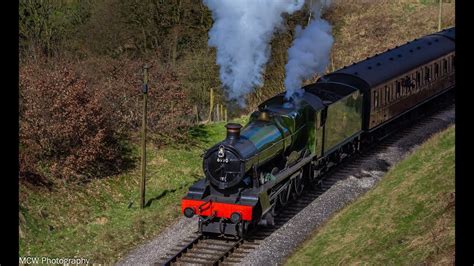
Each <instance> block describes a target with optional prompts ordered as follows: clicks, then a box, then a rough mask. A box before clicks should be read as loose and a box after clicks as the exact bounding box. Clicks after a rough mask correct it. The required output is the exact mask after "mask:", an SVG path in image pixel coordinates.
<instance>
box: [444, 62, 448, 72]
mask: <svg viewBox="0 0 474 266" xmlns="http://www.w3.org/2000/svg"><path fill="white" fill-rule="evenodd" d="M446 73H448V60H446V59H443V74H446Z"/></svg>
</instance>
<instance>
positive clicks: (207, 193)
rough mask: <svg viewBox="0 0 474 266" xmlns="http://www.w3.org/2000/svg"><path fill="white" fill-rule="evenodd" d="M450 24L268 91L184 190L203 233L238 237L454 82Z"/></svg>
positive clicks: (187, 208) (185, 206)
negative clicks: (299, 91) (295, 97)
mask: <svg viewBox="0 0 474 266" xmlns="http://www.w3.org/2000/svg"><path fill="white" fill-rule="evenodd" d="M454 48H455V28H454V27H453V28H449V29H446V30H443V31H441V32H438V33H434V34H431V35H427V36H424V37H422V38H419V39H415V40H413V41H411V42H408V43H406V44H404V45H402V46H399V47H395V48H393V49H390V50H387V51H386V52H384V53H381V54H377V55H375V56H373V57H371V58H367V59H365V60H363V61H361V62H358V63H355V64H352V65H350V66H346V67H343V68H342V69H339V70H337V71H335V72H332V73H329V74H327V75H325V76H323V77H321V78H320V79H319V80H318V81H317V82H316V83H314V84H311V85H307V86H305V87H303V90H304V94H303V96H302V97H301V98H300V99H299V102H292V101H287V100H285V98H284V94H283V93H282V94H279V95H276V96H274V97H273V98H270V99H268V100H267V101H265V102H263V103H262V104H261V105H259V106H258V110H257V111H255V112H253V113H252V114H251V116H250V119H249V122H248V124H247V125H246V126H245V127H243V128H242V126H241V125H239V124H234V123H229V124H227V125H226V128H227V137H226V139H225V140H223V141H222V142H220V143H217V144H216V145H214V146H213V147H212V148H210V149H209V150H208V151H207V152H206V153H205V155H204V159H203V169H204V173H205V178H203V179H201V180H199V181H198V182H196V183H195V184H194V185H192V186H191V187H190V188H189V192H188V193H187V195H186V196H185V197H184V198H183V199H182V212H183V214H184V215H185V216H186V217H193V216H195V215H197V216H199V222H198V226H199V231H200V232H202V233H205V234H220V235H234V236H238V237H242V236H243V235H244V234H245V233H246V232H247V231H248V230H249V228H251V227H253V226H255V225H257V224H263V225H272V224H273V223H274V222H273V218H274V216H275V214H276V213H277V211H278V210H279V209H281V208H285V205H287V204H288V202H289V201H290V200H292V199H294V198H295V197H297V196H299V195H300V194H301V193H302V191H303V188H304V186H305V184H317V183H318V182H320V180H321V176H322V175H323V174H324V173H325V172H327V170H328V169H329V168H331V167H332V166H334V165H337V164H338V163H339V162H340V161H341V160H342V159H343V158H344V157H346V156H350V155H351V154H353V153H355V152H357V151H358V150H359V149H360V148H361V145H364V143H365V141H364V140H366V139H368V138H370V137H371V135H373V133H374V132H375V131H376V130H377V129H380V128H383V127H384V126H385V125H386V124H387V123H389V122H391V121H393V120H395V119H397V118H398V117H400V116H401V115H403V114H404V113H406V112H408V111H410V110H412V109H414V108H417V107H418V106H420V105H422V104H424V103H426V102H428V101H430V100H431V99H433V98H435V97H437V96H439V95H441V94H443V93H445V92H446V91H448V90H450V89H453V88H454V86H455V79H454V75H455V65H454V59H455V49H454Z"/></svg>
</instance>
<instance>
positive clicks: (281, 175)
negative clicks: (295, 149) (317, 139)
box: [261, 155, 315, 191]
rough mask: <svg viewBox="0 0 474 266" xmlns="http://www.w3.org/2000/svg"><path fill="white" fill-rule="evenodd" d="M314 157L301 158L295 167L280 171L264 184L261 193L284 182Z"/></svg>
mask: <svg viewBox="0 0 474 266" xmlns="http://www.w3.org/2000/svg"><path fill="white" fill-rule="evenodd" d="M314 157H315V156H314V155H312V156H308V157H306V158H303V159H302V160H301V161H299V162H298V163H296V164H295V165H293V166H291V167H290V168H287V169H285V170H282V171H281V172H280V173H278V174H276V175H275V177H276V178H275V179H274V180H272V181H270V182H267V183H265V184H264V185H263V186H262V187H261V190H262V191H267V190H269V189H270V188H273V187H274V186H275V185H276V184H278V183H280V182H281V181H283V180H285V179H286V178H287V177H289V176H291V175H292V174H294V173H295V172H296V171H298V170H300V169H301V168H302V167H303V166H305V165H306V164H308V163H310V162H311V161H312V160H313V158H314Z"/></svg>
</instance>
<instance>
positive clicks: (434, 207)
mask: <svg viewBox="0 0 474 266" xmlns="http://www.w3.org/2000/svg"><path fill="white" fill-rule="evenodd" d="M454 150H455V146H454V126H452V127H450V128H449V129H447V130H446V131H444V132H441V133H439V134H437V135H435V136H433V137H432V138H431V139H430V140H428V141H427V142H426V143H424V144H423V145H422V146H421V147H420V148H419V149H418V150H416V151H415V152H414V153H412V154H410V155H409V156H408V157H407V158H406V159H404V160H403V161H401V162H400V163H398V164H397V165H396V166H394V167H393V168H392V169H391V170H390V171H389V172H388V173H387V175H386V176H385V177H384V179H382V180H381V181H380V183H379V184H378V185H377V187H376V188H374V189H373V190H371V191H369V192H367V193H366V194H365V195H364V196H362V197H361V198H359V199H358V200H356V201H355V202H354V203H352V204H350V205H349V206H347V207H346V208H344V209H343V210H342V211H341V212H339V213H338V214H336V215H335V216H334V217H333V218H332V219H331V220H330V221H329V222H328V223H327V224H326V225H324V226H323V227H322V228H321V229H319V230H318V231H316V232H315V233H314V235H313V236H312V237H311V238H310V239H309V240H307V241H306V242H305V243H304V244H303V245H302V247H301V248H300V249H299V250H297V251H296V252H295V253H294V254H293V255H292V256H291V257H290V258H289V259H288V260H287V262H286V264H287V265H293V264H298V265H306V264H313V265H316V264H317V265H341V264H343V265H347V264H351V265H352V264H360V263H363V264H365V263H370V264H376V265H386V264H396V265H400V264H402V265H407V264H408V265H413V264H419V263H428V264H430V263H442V264H447V263H453V260H454Z"/></svg>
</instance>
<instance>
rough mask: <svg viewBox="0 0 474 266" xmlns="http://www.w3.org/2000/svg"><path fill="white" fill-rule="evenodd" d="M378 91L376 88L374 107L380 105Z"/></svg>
mask: <svg viewBox="0 0 474 266" xmlns="http://www.w3.org/2000/svg"><path fill="white" fill-rule="evenodd" d="M378 96H379V95H378V93H377V91H376V90H374V109H375V108H377V107H378V105H379V100H378Z"/></svg>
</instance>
